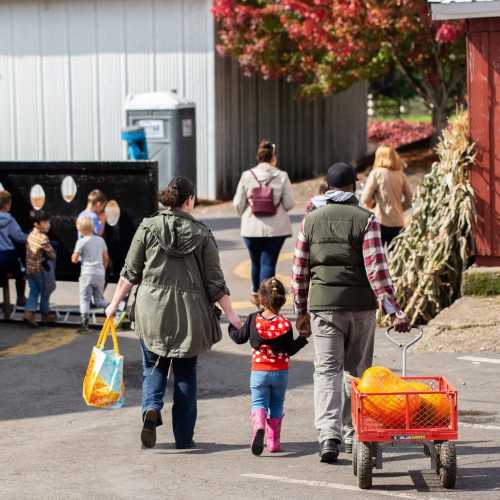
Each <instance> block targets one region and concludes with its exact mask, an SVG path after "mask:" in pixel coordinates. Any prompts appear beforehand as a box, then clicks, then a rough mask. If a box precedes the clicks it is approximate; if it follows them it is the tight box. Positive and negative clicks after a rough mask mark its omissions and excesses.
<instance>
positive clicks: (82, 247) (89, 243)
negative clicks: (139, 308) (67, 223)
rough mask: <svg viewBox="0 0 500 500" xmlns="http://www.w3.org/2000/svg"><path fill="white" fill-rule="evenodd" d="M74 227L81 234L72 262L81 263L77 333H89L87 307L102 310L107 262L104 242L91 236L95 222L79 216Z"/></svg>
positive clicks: (106, 250)
mask: <svg viewBox="0 0 500 500" xmlns="http://www.w3.org/2000/svg"><path fill="white" fill-rule="evenodd" d="M76 228H77V229H78V233H79V234H81V238H79V239H78V240H77V242H76V245H75V249H74V251H73V255H72V256H71V262H73V264H78V262H81V270H80V280H79V284H80V314H81V326H80V330H79V331H80V333H88V332H89V313H90V304H91V303H93V304H95V305H96V307H99V308H105V307H106V306H107V305H108V303H107V302H106V299H105V298H104V286H105V282H106V268H107V267H108V263H109V255H108V248H107V246H106V242H105V241H104V239H103V238H101V237H100V236H97V235H96V234H94V222H93V220H92V219H91V218H90V217H86V216H83V217H79V218H78V219H77V221H76Z"/></svg>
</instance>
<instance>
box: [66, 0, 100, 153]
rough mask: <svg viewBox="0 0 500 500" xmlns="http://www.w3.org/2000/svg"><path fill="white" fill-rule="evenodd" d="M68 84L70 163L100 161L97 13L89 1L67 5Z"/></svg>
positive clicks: (68, 3)
mask: <svg viewBox="0 0 500 500" xmlns="http://www.w3.org/2000/svg"><path fill="white" fill-rule="evenodd" d="M67 24H68V56H69V75H70V76H69V80H70V85H71V113H70V116H71V124H70V133H71V139H72V152H73V155H72V157H71V158H68V159H71V160H78V161H84V160H99V158H100V153H99V152H100V146H99V145H100V140H101V137H100V132H99V130H100V129H99V101H98V77H97V38H96V24H97V23H96V11H95V6H94V5H93V4H91V5H89V4H88V2H85V3H84V2H67Z"/></svg>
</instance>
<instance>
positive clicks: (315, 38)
mask: <svg viewBox="0 0 500 500" xmlns="http://www.w3.org/2000/svg"><path fill="white" fill-rule="evenodd" d="M212 10H213V13H214V16H215V18H216V20H217V21H218V22H219V26H220V29H219V44H218V50H219V52H220V53H221V54H223V55H224V54H227V55H231V56H233V57H236V58H237V59H238V61H239V63H240V65H241V67H242V69H243V71H244V72H245V74H254V73H257V74H260V75H261V76H263V77H264V78H282V77H284V78H287V79H288V80H290V81H294V82H298V83H299V84H300V93H301V95H303V96H305V97H313V96H317V95H328V94H331V93H335V92H339V91H341V90H344V89H346V88H348V87H349V86H350V85H352V84H353V83H354V82H356V81H359V80H370V79H374V78H378V77H380V76H382V75H383V74H384V73H385V72H387V70H388V68H391V67H394V65H396V66H397V67H398V69H399V71H400V72H401V73H402V74H403V75H404V77H405V78H406V79H407V80H408V81H409V82H410V83H411V85H412V86H413V87H414V88H415V90H416V91H417V93H418V94H419V95H420V96H421V97H422V98H423V100H424V102H425V103H426V105H427V106H428V108H429V109H430V110H431V112H432V118H433V131H434V133H435V134H436V135H437V134H438V133H439V132H440V131H441V130H442V128H443V127H444V126H445V125H446V117H447V114H448V113H449V111H450V109H453V107H454V104H453V100H454V99H455V98H457V97H461V95H459V94H460V93H461V92H462V89H463V85H464V82H465V44H464V36H463V35H464V26H463V23H462V22H460V21H455V22H446V23H442V22H441V23H438V22H433V21H432V19H431V17H430V9H429V6H428V4H427V1H426V0H214V2H213V9H212Z"/></svg>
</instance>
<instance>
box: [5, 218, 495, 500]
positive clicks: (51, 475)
mask: <svg viewBox="0 0 500 500" xmlns="http://www.w3.org/2000/svg"><path fill="white" fill-rule="evenodd" d="M203 217H204V218H205V221H206V222H207V224H208V225H209V226H210V227H211V228H212V229H213V230H214V233H215V235H216V238H217V241H218V244H219V248H220V251H221V258H222V263H223V266H224V269H225V273H226V277H227V280H228V283H229V285H230V289H231V292H232V297H233V300H234V302H235V304H236V306H237V309H238V311H239V312H240V313H241V314H242V315H245V313H246V312H248V311H249V310H251V306H250V304H249V303H248V295H249V293H248V292H249V284H248V270H249V267H248V262H247V261H248V256H247V253H246V250H245V248H244V245H243V243H242V241H241V239H240V238H239V221H238V219H237V218H236V217H235V216H234V215H233V214H232V213H228V212H226V213H218V212H216V211H215V212H214V211H211V212H210V213H209V214H208V215H206V214H205V215H204V216H203ZM300 219H301V214H300V213H299V212H296V213H295V214H294V217H293V220H294V228H295V231H297V228H298V224H299V222H300ZM292 250H293V239H290V240H288V241H287V243H286V245H285V248H284V251H283V259H282V261H281V262H280V264H279V268H278V271H279V273H280V274H282V275H283V276H285V277H287V276H289V274H290V266H291V260H290V259H291V252H292ZM107 293H108V294H110V293H112V289H111V288H110V290H108V291H107ZM53 299H54V302H56V303H64V304H76V303H77V291H76V286H75V285H74V284H62V283H60V284H59V289H58V291H57V292H56V294H55V295H54V297H53ZM224 330H226V325H224ZM96 339H97V332H95V333H94V334H92V335H86V336H81V335H78V334H77V333H76V332H75V331H74V330H73V329H71V328H55V329H48V328H42V329H40V330H36V331H35V330H31V329H28V328H26V327H25V326H23V325H17V324H11V323H0V450H1V453H0V498H2V499H4V498H5V499H35V498H36V499H80V498H81V499H94V498H96V499H97V498H99V499H101V498H102V499H165V498H168V499H194V498H223V499H252V500H254V499H255V498H260V499H281V498H283V499H285V498H287V499H302V498H318V499H321V498H345V497H347V496H349V498H352V499H353V500H358V499H366V498H373V499H374V500H376V499H383V498H406V499H430V498H432V499H447V498H457V499H460V500H462V499H471V500H472V499H499V498H500V439H499V435H500V416H499V415H500V404H499V398H500V383H499V381H498V380H499V376H498V374H499V365H498V362H499V361H500V358H499V357H498V355H497V356H495V355H493V354H489V353H450V354H444V353H417V352H411V353H410V355H409V359H408V371H409V373H411V374H416V375H419V374H420V375H444V376H446V377H447V378H448V379H449V381H450V382H451V383H452V384H454V385H455V386H456V387H457V388H458V390H459V408H460V417H459V418H460V422H461V424H460V438H459V442H458V443H457V450H458V466H459V476H458V481H457V486H456V489H455V490H454V491H451V492H450V491H445V490H443V489H442V488H441V487H440V486H439V484H438V482H437V480H436V476H435V474H433V473H432V472H431V471H430V470H429V469H430V461H429V459H428V458H426V457H424V455H423V453H422V449H421V446H418V447H417V446H416V445H415V446H402V447H398V448H397V449H389V450H387V452H386V453H385V456H384V458H385V460H384V468H383V470H381V471H376V472H375V474H374V486H373V488H372V489H371V490H368V491H361V490H358V488H357V486H356V484H357V483H356V478H355V477H354V476H353V474H352V469H351V457H350V456H349V455H346V454H344V453H342V454H341V455H340V459H339V462H338V463H337V464H335V465H327V464H321V463H319V460H318V456H317V451H318V444H317V434H316V431H315V429H314V422H313V404H312V403H313V391H312V374H313V353H312V345H309V346H308V347H306V348H305V349H303V350H302V351H301V352H300V353H299V354H298V355H297V356H296V357H294V358H293V360H292V363H291V371H290V389H289V391H288V393H287V401H286V416H285V420H284V425H283V439H282V440H283V448H284V451H283V452H282V453H279V454H273V455H269V454H267V453H266V452H264V454H263V455H262V456H261V457H258V458H256V457H253V456H252V455H251V453H250V451H249V449H248V441H249V400H250V398H249V390H248V378H249V364H250V356H249V348H248V346H237V345H235V344H233V343H232V342H231V341H230V340H229V339H228V338H227V336H226V337H225V338H224V339H223V341H222V342H220V343H219V344H217V345H216V346H215V348H214V349H213V351H211V352H210V353H208V354H206V355H204V356H202V357H201V358H200V361H199V372H198V373H199V374H198V380H199V398H200V399H199V418H198V423H197V430H196V436H195V439H196V448H194V449H192V450H187V451H178V450H175V449H174V448H173V445H172V442H173V438H172V432H171V428H170V416H169V415H170V414H169V411H170V402H169V400H167V402H166V405H165V408H164V421H165V425H164V426H163V427H161V428H160V429H159V432H158V445H157V447H156V448H155V449H153V450H142V449H141V446H140V439H139V434H140V429H141V422H140V407H139V405H140V395H141V360H140V354H139V349H138V342H137V339H136V338H135V336H134V333H133V332H121V333H120V346H121V349H122V351H123V353H124V356H125V384H126V402H125V406H124V407H123V408H121V409H119V410H109V411H106V410H96V409H92V408H88V407H86V406H85V404H84V403H83V400H82V396H81V383H82V378H83V374H84V371H85V368H86V365H87V362H88V357H89V355H90V351H91V349H92V346H93V344H94V343H95V341H96ZM463 358H465V359H463ZM375 363H376V364H380V365H384V366H387V367H389V368H391V369H394V370H396V371H397V370H399V369H400V363H401V361H400V357H399V353H398V351H397V349H396V348H395V347H393V346H392V345H391V344H390V343H389V342H388V341H387V339H386V338H385V336H384V332H383V331H379V332H378V333H377V338H376V358H375ZM168 398H170V391H169V396H168Z"/></svg>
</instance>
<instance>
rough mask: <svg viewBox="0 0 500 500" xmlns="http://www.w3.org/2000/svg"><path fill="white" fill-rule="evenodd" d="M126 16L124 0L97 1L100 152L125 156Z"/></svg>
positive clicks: (110, 157)
mask: <svg viewBox="0 0 500 500" xmlns="http://www.w3.org/2000/svg"><path fill="white" fill-rule="evenodd" d="M124 18H125V16H124V10H123V4H122V2H117V1H115V0H99V2H97V32H96V38H97V43H96V45H97V59H98V61H97V66H98V68H97V72H98V82H99V87H98V88H99V90H98V92H99V94H98V95H99V135H100V141H101V143H100V155H101V157H102V158H105V159H106V160H120V159H122V148H121V144H120V129H121V127H122V126H123V112H122V106H123V102H124V101H125V96H126V92H127V80H126V78H125V74H124V68H125V58H126V55H125V54H126V53H125V36H124V33H125V22H124V21H125V19H124Z"/></svg>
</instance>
